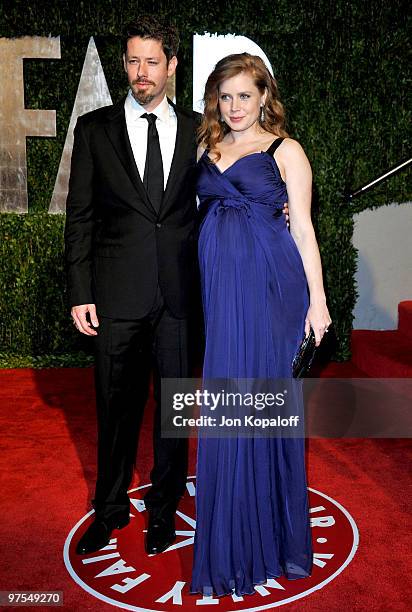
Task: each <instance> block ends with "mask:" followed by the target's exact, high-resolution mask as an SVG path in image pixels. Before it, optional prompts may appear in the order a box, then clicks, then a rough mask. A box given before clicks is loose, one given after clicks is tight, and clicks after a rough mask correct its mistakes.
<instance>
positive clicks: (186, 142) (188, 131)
mask: <svg viewBox="0 0 412 612" xmlns="http://www.w3.org/2000/svg"><path fill="white" fill-rule="evenodd" d="M169 104H171V105H172V106H173V108H174V110H175V113H176V117H177V131H176V143H175V150H174V153H173V159H172V165H171V167H170V172H169V176H168V179H167V183H166V189H165V192H164V195H163V201H162V206H161V208H160V214H161V215H162V216H163V215H164V213H165V211H166V210H167V208H168V205H169V204H170V201H171V196H172V195H173V191H174V187H175V186H176V183H177V182H178V180H179V177H180V175H181V171H182V168H183V167H184V166H187V163H188V159H190V155H191V147H192V144H193V139H194V130H195V126H194V124H193V121H192V120H191V119H190V118H189V117H187V116H186V115H184V114H183V113H181V112H180V111H179V109H178V108H176V106H175V105H174V104H173V102H171V101H170V100H169Z"/></svg>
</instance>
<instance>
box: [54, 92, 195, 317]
mask: <svg viewBox="0 0 412 612" xmlns="http://www.w3.org/2000/svg"><path fill="white" fill-rule="evenodd" d="M169 103H170V101H169ZM173 106H174V109H175V112H176V115H177V134H176V145H175V152H174V157H173V162H172V166H171V169H170V174H169V178H168V182H167V186H166V190H165V193H164V198H163V203H162V206H161V208H160V211H159V213H158V214H157V213H156V212H155V210H154V208H153V206H152V204H151V203H150V200H149V198H148V196H147V193H146V190H145V188H144V186H143V183H142V180H141V178H140V176H139V172H138V170H137V167H136V164H135V161H134V157H133V152H132V149H131V146H130V141H129V138H128V134H127V128H126V119H125V112H124V98H123V99H122V100H120V101H119V102H118V103H117V104H115V105H114V106H106V107H104V108H100V109H98V110H95V111H93V112H91V113H87V114H86V115H83V116H81V117H79V118H78V120H77V125H76V128H75V131H74V145H73V153H72V162H71V175H70V182H69V192H68V197H67V210H66V228H65V255H66V265H67V271H68V294H69V302H70V306H75V305H79V304H89V303H94V304H96V308H97V315H99V314H101V315H102V316H107V317H110V318H122V319H137V318H141V317H143V316H145V315H146V314H147V313H148V312H149V310H150V308H151V306H152V304H153V301H154V297H155V292H156V289H157V286H158V284H159V286H160V289H161V292H162V295H163V297H164V299H165V302H166V305H167V307H168V308H169V310H170V311H171V313H172V314H173V315H174V316H176V317H178V318H183V317H185V316H187V314H188V309H189V302H190V299H189V298H190V293H191V290H192V291H193V290H194V287H192V279H193V275H194V274H195V272H196V262H197V255H196V237H197V235H196V234H197V231H196V219H197V209H196V201H195V172H196V127H197V125H198V121H199V115H198V114H197V113H194V112H190V111H186V110H184V109H181V108H179V107H178V106H175V105H173Z"/></svg>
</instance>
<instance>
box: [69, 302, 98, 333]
mask: <svg viewBox="0 0 412 612" xmlns="http://www.w3.org/2000/svg"><path fill="white" fill-rule="evenodd" d="M87 314H89V319H90V323H89V321H88V320H87ZM71 315H72V317H73V323H74V324H75V326H76V327H77V329H78V330H79V332H81V333H82V334H85V335H86V336H97V331H95V330H94V329H93V327H99V320H98V318H97V315H96V304H81V305H80V306H73V308H72V310H71Z"/></svg>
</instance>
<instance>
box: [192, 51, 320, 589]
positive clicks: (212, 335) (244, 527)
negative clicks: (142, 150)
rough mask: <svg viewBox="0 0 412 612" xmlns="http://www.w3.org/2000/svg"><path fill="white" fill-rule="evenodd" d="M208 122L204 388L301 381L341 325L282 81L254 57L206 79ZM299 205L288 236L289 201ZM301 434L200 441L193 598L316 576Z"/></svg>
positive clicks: (203, 171) (204, 134)
mask: <svg viewBox="0 0 412 612" xmlns="http://www.w3.org/2000/svg"><path fill="white" fill-rule="evenodd" d="M204 102H205V108H204V115H203V121H202V124H201V127H200V147H199V162H198V197H199V201H200V210H201V211H203V213H204V219H203V221H202V225H201V230H200V236H199V262H200V271H201V281H202V297H203V308H204V315H205V329H206V349H205V358H204V368H203V377H204V379H207V380H211V379H231V378H234V379H237V378H249V379H251V378H260V379H276V378H281V377H291V376H292V366H291V364H292V359H293V356H294V355H295V353H296V351H297V349H298V347H299V344H300V342H301V341H302V338H303V335H304V333H308V332H309V329H310V327H312V328H313V330H314V332H315V336H316V342H317V344H319V342H320V340H321V338H322V335H323V334H324V333H325V331H326V330H327V328H328V325H329V324H330V322H331V319H330V316H329V312H328V309H327V306H326V300H325V293H324V289H323V281H322V270H321V263H320V256H319V250H318V246H317V243H316V238H315V234H314V231H313V226H312V223H311V218H310V204H311V169H310V165H309V162H308V160H307V157H306V155H305V153H304V151H303V149H302V147H301V146H300V144H299V143H298V142H296V141H295V140H293V139H291V138H289V137H288V135H287V133H286V132H285V130H284V110H283V106H282V104H281V102H280V101H279V95H278V89H277V84H276V81H275V79H274V78H273V77H272V76H271V75H270V73H269V71H268V70H267V68H266V66H265V64H264V62H263V61H262V60H261V59H260V58H259V57H256V56H252V55H249V54H247V53H242V54H236V55H231V56H228V57H226V58H224V59H222V60H221V61H220V62H218V64H217V65H216V67H215V70H214V71H213V72H212V74H211V75H210V76H209V78H208V81H207V84H206V89H205V100H204ZM285 202H288V207H289V218H290V232H289V230H288V228H287V223H286V220H285V216H284V215H283V214H282V208H283V204H284V203H285ZM311 567H312V544H311V535H310V527H309V516H308V497H307V488H306V474H305V463H304V439H303V438H276V437H273V438H270V437H260V438H259V437H256V436H255V437H252V438H244V437H237V438H234V437H231V438H229V437H227V438H217V439H214V438H211V437H207V436H206V437H205V436H201V437H200V438H199V444H198V457H197V492H196V536H195V543H194V563H193V574H192V582H191V592H192V593H202V594H203V595H206V596H211V595H217V596H221V595H225V594H229V593H235V594H236V595H238V596H241V595H244V594H252V593H253V592H254V586H255V585H257V584H264V583H265V582H266V581H267V580H268V579H269V578H276V577H279V576H286V577H287V578H288V579H297V578H303V577H306V576H309V575H310V573H311Z"/></svg>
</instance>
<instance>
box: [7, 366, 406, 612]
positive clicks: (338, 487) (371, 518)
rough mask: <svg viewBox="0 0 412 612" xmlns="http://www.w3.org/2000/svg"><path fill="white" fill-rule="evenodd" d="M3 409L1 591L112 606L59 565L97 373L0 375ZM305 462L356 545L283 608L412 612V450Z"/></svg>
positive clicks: (145, 445)
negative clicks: (349, 525)
mask: <svg viewBox="0 0 412 612" xmlns="http://www.w3.org/2000/svg"><path fill="white" fill-rule="evenodd" d="M332 367H333V368H334V372H333V375H335V376H339V373H338V370H339V366H338V365H334V366H332ZM343 369H344V370H345V372H344V373H343V370H342V373H341V376H342V377H344V376H345V373H346V374H349V371H348V366H347V365H346V364H344V365H343ZM325 374H327V372H326V373H325ZM352 375H353V374H352ZM355 376H356V374H355ZM0 402H1V415H0V423H1V438H0V439H1V447H2V452H1V455H0V463H1V475H2V476H1V478H2V483H1V485H2V486H1V492H2V495H1V504H2V505H1V511H2V514H1V516H2V520H1V523H0V524H1V527H0V529H1V543H2V562H1V568H2V569H1V578H0V590H3V591H4V590H12V589H14V590H37V591H39V590H44V589H46V590H60V591H63V594H64V606H63V609H64V610H69V611H77V610H79V611H83V610H93V611H97V610H99V611H100V610H113V609H115V608H114V607H113V606H111V605H109V604H106V603H103V602H101V601H99V600H98V599H95V598H94V597H93V596H92V595H90V594H88V593H86V592H85V591H84V590H83V589H82V588H80V587H79V586H78V585H77V584H76V583H75V582H74V581H73V580H72V578H71V577H70V576H69V574H68V572H67V570H66V568H65V566H64V563H63V558H62V551H63V546H64V542H65V540H66V538H67V535H68V533H69V532H70V530H71V529H72V527H73V526H74V525H75V524H76V523H77V522H78V521H79V519H80V518H81V517H82V516H84V514H85V513H86V512H87V511H88V510H89V509H90V499H91V497H92V491H93V484H94V478H95V468H96V465H95V420H94V406H93V384H92V370H91V369H85V370H81V369H57V370H42V371H35V370H3V371H0ZM150 412H151V411H150V406H149V409H148V410H147V412H146V416H145V421H144V426H143V435H142V436H141V443H140V446H139V454H138V465H139V472H138V474H136V483H135V484H136V486H138V485H139V484H140V483H141V484H145V483H147V482H148V472H149V468H150V465H151V444H150V441H151V435H150V420H151V414H150ZM194 450H195V446H194V443H192V451H191V467H190V472H189V473H190V474H194ZM307 465H308V483H309V486H310V487H312V488H313V489H317V490H318V491H321V492H323V493H325V494H326V495H328V496H330V497H332V498H333V499H335V500H337V501H338V502H340V503H341V504H342V505H343V506H344V507H345V508H346V509H347V510H348V511H349V512H350V514H351V515H352V517H353V518H354V520H355V521H356V524H357V526H358V529H359V534H360V544H359V549H358V552H357V553H356V555H355V557H354V559H353V560H352V562H351V563H350V564H349V565H348V566H347V567H346V568H345V569H344V570H343V572H342V573H341V574H340V575H339V576H337V578H336V579H335V580H333V581H332V582H330V583H329V584H327V585H326V586H325V587H324V588H322V589H320V590H318V591H315V592H314V593H312V594H310V595H309V596H307V597H305V598H303V599H300V600H299V601H296V602H294V603H292V604H287V605H286V606H284V607H285V608H288V609H292V610H297V609H299V610H311V611H316V612H318V611H321V610H322V611H340V610H342V609H348V610H353V611H357V610H380V611H387V610H391V611H397V610H399V611H400V610H409V609H410V608H411V605H412V599H411V597H410V593H411V588H410V587H411V578H410V576H411V572H412V562H411V556H410V540H409V537H408V536H410V532H411V523H410V507H411V501H412V500H411V484H410V467H411V443H410V441H409V440H322V439H311V440H309V441H308V454H307ZM408 540H409V541H408ZM138 561H139V560H138V559H137V562H138ZM185 571H186V572H189V571H190V568H185ZM185 579H188V576H185ZM253 597H255V596H253ZM254 602H255V600H253V605H255V603H254ZM251 605H252V604H251ZM5 609H7V608H5ZM8 609H11V608H8ZM29 609H32V608H29ZM33 609H34V608H33ZM163 609H164V608H163ZM167 609H168V610H171V609H182V607H181V606H180V607H179V606H176V605H171V606H170V607H168V608H167ZM215 609H219V605H217V606H215Z"/></svg>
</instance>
